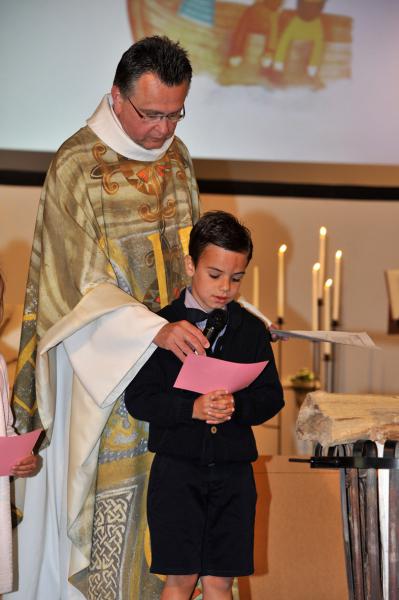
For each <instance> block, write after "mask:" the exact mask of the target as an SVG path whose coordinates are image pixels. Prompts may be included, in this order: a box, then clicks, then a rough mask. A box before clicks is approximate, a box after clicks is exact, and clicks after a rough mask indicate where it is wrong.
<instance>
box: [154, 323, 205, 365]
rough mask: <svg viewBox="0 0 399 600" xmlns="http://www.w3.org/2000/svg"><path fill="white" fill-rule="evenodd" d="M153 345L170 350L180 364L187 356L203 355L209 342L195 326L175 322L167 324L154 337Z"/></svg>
mask: <svg viewBox="0 0 399 600" xmlns="http://www.w3.org/2000/svg"><path fill="white" fill-rule="evenodd" d="M154 344H156V345H157V346H159V347H160V348H163V349H164V350H170V351H171V352H173V354H175V355H176V356H177V358H179V359H180V360H181V361H182V362H184V359H185V358H186V356H187V355H188V354H192V353H193V352H196V354H201V355H203V354H205V348H209V342H208V340H207V339H206V337H205V336H204V335H203V334H202V333H201V330H200V329H198V327H196V326H195V325H192V324H191V323H189V322H188V321H177V323H167V324H166V325H164V326H163V327H162V329H160V330H159V331H158V333H157V335H156V336H155V337H154Z"/></svg>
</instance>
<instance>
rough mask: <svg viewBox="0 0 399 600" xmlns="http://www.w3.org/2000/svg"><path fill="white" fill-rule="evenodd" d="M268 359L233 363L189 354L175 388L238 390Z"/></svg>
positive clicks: (252, 378)
mask: <svg viewBox="0 0 399 600" xmlns="http://www.w3.org/2000/svg"><path fill="white" fill-rule="evenodd" d="M267 363H268V361H262V362H258V363H249V364H246V363H233V362H229V361H228V360H220V359H219V358H212V357H210V356H197V355H196V354H189V355H188V356H187V358H186V360H185V361H184V363H183V366H182V368H181V369H180V373H179V375H178V376H177V379H176V381H175V383H174V386H173V387H175V388H181V389H183V390H191V391H192V392H199V393H200V394H206V393H208V392H213V391H214V390H227V391H228V392H231V393H233V392H237V391H238V390H242V389H244V388H245V387H247V386H248V385H249V384H250V383H252V382H253V381H254V380H255V379H256V378H257V377H258V375H259V374H260V373H261V372H262V371H263V369H264V368H265V367H266V365H267Z"/></svg>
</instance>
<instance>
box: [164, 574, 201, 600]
mask: <svg viewBox="0 0 399 600" xmlns="http://www.w3.org/2000/svg"><path fill="white" fill-rule="evenodd" d="M197 581H198V574H193V575H168V576H167V578H166V582H165V585H164V588H163V590H162V594H161V598H160V600H190V598H191V594H192V593H193V591H194V587H195V584H196V583H197Z"/></svg>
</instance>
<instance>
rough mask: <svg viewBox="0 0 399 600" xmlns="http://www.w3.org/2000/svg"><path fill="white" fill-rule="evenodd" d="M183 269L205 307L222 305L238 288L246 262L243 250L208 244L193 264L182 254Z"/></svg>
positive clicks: (230, 298)
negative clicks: (184, 266) (195, 263)
mask: <svg viewBox="0 0 399 600" xmlns="http://www.w3.org/2000/svg"><path fill="white" fill-rule="evenodd" d="M185 264H186V273H187V275H189V277H191V278H192V282H191V291H192V294H193V296H194V298H195V299H196V300H197V302H198V303H199V304H200V305H201V306H202V308H203V309H204V310H206V311H208V310H213V309H214V308H223V307H224V306H225V305H226V304H228V303H229V302H231V301H232V300H233V299H234V297H235V296H236V295H237V294H238V292H239V290H240V285H241V280H242V278H243V276H244V274H245V269H246V267H247V264H248V258H247V255H246V254H243V253H242V252H234V251H232V250H225V249H224V248H220V246H215V245H214V244H208V245H207V246H205V249H204V251H203V252H202V254H201V255H200V257H199V259H198V263H197V266H195V265H194V263H193V260H192V258H191V256H186V258H185Z"/></svg>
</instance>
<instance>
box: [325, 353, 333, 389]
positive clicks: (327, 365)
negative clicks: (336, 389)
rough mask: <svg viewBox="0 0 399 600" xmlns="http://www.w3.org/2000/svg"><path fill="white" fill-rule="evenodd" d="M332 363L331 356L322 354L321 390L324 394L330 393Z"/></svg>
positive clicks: (331, 386)
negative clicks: (323, 390)
mask: <svg viewBox="0 0 399 600" xmlns="http://www.w3.org/2000/svg"><path fill="white" fill-rule="evenodd" d="M332 365H333V361H332V356H331V354H323V388H324V389H325V391H326V392H332V388H333V377H332V376H333V369H332Z"/></svg>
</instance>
